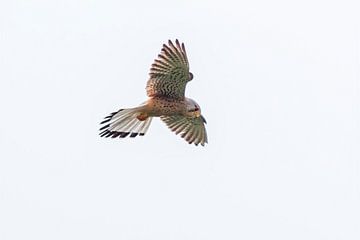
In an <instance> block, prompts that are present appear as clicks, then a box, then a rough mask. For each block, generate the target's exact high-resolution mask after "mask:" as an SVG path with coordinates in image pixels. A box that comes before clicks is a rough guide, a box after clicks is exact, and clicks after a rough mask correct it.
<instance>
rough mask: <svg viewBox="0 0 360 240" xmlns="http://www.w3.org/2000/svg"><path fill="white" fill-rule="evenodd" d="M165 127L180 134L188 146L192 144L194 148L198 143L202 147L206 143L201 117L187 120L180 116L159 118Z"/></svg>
mask: <svg viewBox="0 0 360 240" xmlns="http://www.w3.org/2000/svg"><path fill="white" fill-rule="evenodd" d="M160 118H161V120H163V121H164V122H165V123H166V125H167V126H168V127H169V128H170V129H171V130H172V131H173V132H175V133H176V134H179V133H181V137H182V138H184V139H185V140H186V141H187V142H188V143H189V144H191V143H194V144H195V145H196V146H197V145H198V144H199V143H200V144H201V145H202V146H204V145H205V143H207V135H206V129H205V125H204V123H206V121H205V118H204V117H203V116H200V117H197V118H189V117H185V116H182V115H173V116H161V117H160Z"/></svg>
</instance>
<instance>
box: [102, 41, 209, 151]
mask: <svg viewBox="0 0 360 240" xmlns="http://www.w3.org/2000/svg"><path fill="white" fill-rule="evenodd" d="M149 75H150V79H149V80H148V81H147V84H146V93H147V95H148V97H149V99H148V100H147V101H146V102H144V103H143V104H142V105H140V106H139V107H135V108H129V109H121V110H119V111H118V112H114V113H112V114H110V115H109V116H107V117H106V118H105V120H104V121H103V122H101V124H104V125H103V126H102V127H101V128H100V131H101V132H100V136H101V137H112V138H116V137H120V138H124V137H127V136H130V137H136V136H138V135H139V136H143V135H145V133H146V131H147V130H148V128H149V126H150V123H151V120H152V118H153V117H160V119H161V120H162V121H164V122H165V123H166V125H167V126H168V127H169V128H170V129H171V130H172V131H174V132H175V133H176V134H181V137H182V138H184V139H185V140H186V141H187V142H188V143H190V144H191V143H194V144H195V145H198V144H201V145H202V146H204V145H205V143H207V134H206V129H205V125H204V124H205V123H206V121H205V118H204V117H203V116H202V115H201V110H200V106H199V105H198V104H197V103H196V102H195V101H194V100H192V99H190V98H186V97H185V88H186V84H187V83H188V82H189V81H191V80H192V79H193V74H192V73H191V72H189V62H188V58H187V55H186V50H185V45H184V44H183V43H182V44H180V43H179V41H178V40H177V39H176V41H175V44H173V43H172V42H171V41H170V40H169V42H168V44H167V45H166V44H164V45H163V47H162V49H161V53H160V54H159V55H158V58H157V59H155V61H154V63H153V64H152V65H151V68H150V74H149Z"/></svg>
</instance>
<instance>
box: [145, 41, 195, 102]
mask: <svg viewBox="0 0 360 240" xmlns="http://www.w3.org/2000/svg"><path fill="white" fill-rule="evenodd" d="M190 80H191V77H190V74H189V63H188V59H187V56H186V51H185V45H184V43H182V44H181V45H180V43H179V41H178V40H177V39H176V41H175V45H174V44H173V43H172V42H171V41H170V40H169V42H168V44H167V45H166V44H164V45H163V48H162V49H161V53H160V54H159V55H158V58H157V59H155V62H154V63H153V64H152V65H151V69H150V79H149V80H148V81H147V84H146V93H147V95H148V96H149V97H168V98H174V99H183V98H184V95H185V87H186V83H187V82H188V81H190Z"/></svg>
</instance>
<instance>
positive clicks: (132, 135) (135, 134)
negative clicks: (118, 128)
mask: <svg viewBox="0 0 360 240" xmlns="http://www.w3.org/2000/svg"><path fill="white" fill-rule="evenodd" d="M137 135H138V133H136V132H133V133H131V134H130V137H131V138H134V137H136V136H137Z"/></svg>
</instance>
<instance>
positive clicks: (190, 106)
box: [186, 98, 201, 117]
mask: <svg viewBox="0 0 360 240" xmlns="http://www.w3.org/2000/svg"><path fill="white" fill-rule="evenodd" d="M186 111H187V114H188V115H189V116H192V117H200V115H201V109H200V106H199V104H197V103H196V102H195V101H194V100H192V99H190V98H186Z"/></svg>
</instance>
